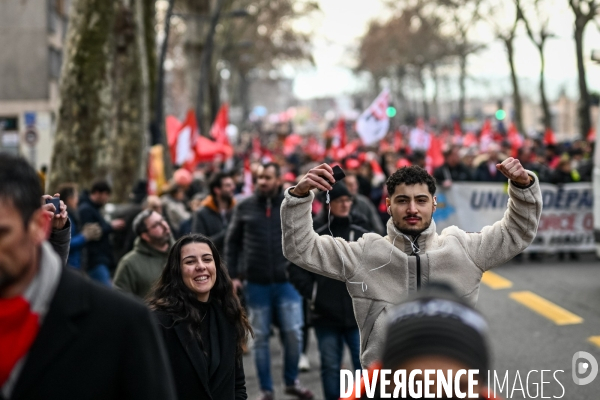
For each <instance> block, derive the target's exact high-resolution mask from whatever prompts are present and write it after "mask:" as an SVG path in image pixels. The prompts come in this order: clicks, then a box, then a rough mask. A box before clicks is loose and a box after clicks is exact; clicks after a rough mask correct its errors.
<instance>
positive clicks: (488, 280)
mask: <svg viewBox="0 0 600 400" xmlns="http://www.w3.org/2000/svg"><path fill="white" fill-rule="evenodd" d="M481 282H482V283H484V284H485V285H486V286H489V287H490V288H491V289H494V290H498V289H508V288H511V287H512V285H513V284H512V282H511V281H509V280H508V279H506V278H503V277H501V276H500V275H498V274H496V273H494V272H492V271H487V272H484V273H483V276H482V277H481Z"/></svg>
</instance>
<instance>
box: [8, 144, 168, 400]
mask: <svg viewBox="0 0 600 400" xmlns="http://www.w3.org/2000/svg"><path fill="white" fill-rule="evenodd" d="M41 196H42V189H41V187H40V183H39V178H38V176H37V174H36V172H35V170H34V169H33V168H32V167H31V166H30V165H29V164H28V163H27V161H26V160H24V159H23V158H21V157H17V156H14V155H11V154H5V153H0V310H1V312H0V398H2V399H11V400H21V399H28V400H38V399H39V400H41V399H90V400H94V399H95V400H100V399H102V400H105V399H106V400H109V399H144V400H150V399H156V400H159V399H160V400H163V399H165V400H170V399H175V398H176V395H175V391H174V388H173V380H172V376H171V371H170V368H169V366H168V358H167V356H166V354H165V351H164V348H163V345H162V342H161V340H160V338H159V332H158V330H157V328H156V324H155V323H154V321H153V320H152V316H151V315H150V312H149V311H148V310H147V309H146V307H145V306H144V305H143V304H140V303H139V302H137V301H133V300H132V299H129V298H127V297H125V296H124V295H122V294H120V293H116V292H114V291H112V290H108V289H106V288H104V287H101V286H99V285H96V284H94V283H92V282H90V281H89V280H88V279H85V278H84V277H82V276H81V275H80V274H79V273H77V272H75V271H73V270H72V269H71V268H64V267H63V265H64V264H65V262H66V253H68V247H67V248H65V247H64V246H58V248H57V247H55V248H54V249H53V248H52V246H51V245H50V243H49V242H48V241H46V238H47V237H48V233H49V232H50V229H51V224H52V228H55V229H56V228H59V226H57V225H59V224H62V225H63V229H66V233H67V236H66V238H57V239H66V241H64V242H63V241H62V240H59V242H60V243H66V245H67V246H68V243H69V240H68V233H69V231H70V226H69V225H68V222H67V221H68V220H67V212H66V208H65V206H64V204H63V205H61V214H60V215H61V216H60V217H58V218H57V217H53V216H52V215H48V211H50V210H49V208H46V207H43V206H42V204H41V201H40V198H41ZM50 208H52V211H54V207H50ZM61 221H62V222H61ZM55 222H56V223H57V224H56V225H55V224H54V223H55ZM58 233H60V231H59V232H57V234H58ZM60 243H59V244H60ZM55 250H58V251H61V252H62V250H67V251H66V252H64V253H63V256H64V258H65V259H64V260H61V259H60V258H59V254H57V253H56V252H55Z"/></svg>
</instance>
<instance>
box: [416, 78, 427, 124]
mask: <svg viewBox="0 0 600 400" xmlns="http://www.w3.org/2000/svg"><path fill="white" fill-rule="evenodd" d="M417 79H418V81H419V85H420V86H421V94H422V97H421V102H422V103H423V119H424V120H425V122H426V123H428V122H429V103H428V102H427V85H426V84H425V79H423V68H422V67H419V72H418V75H417Z"/></svg>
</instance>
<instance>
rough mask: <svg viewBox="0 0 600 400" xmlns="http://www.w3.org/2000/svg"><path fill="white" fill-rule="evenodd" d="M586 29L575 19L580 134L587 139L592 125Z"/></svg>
mask: <svg viewBox="0 0 600 400" xmlns="http://www.w3.org/2000/svg"><path fill="white" fill-rule="evenodd" d="M584 30H585V24H582V23H580V22H579V21H575V49H576V51H577V72H578V74H579V103H578V104H577V115H578V117H579V134H580V135H581V138H582V139H583V140H585V139H586V137H587V134H588V132H589V131H590V129H591V127H592V122H591V119H592V117H591V114H590V101H589V93H588V87H587V82H586V79H585V64H584V60H583V31H584Z"/></svg>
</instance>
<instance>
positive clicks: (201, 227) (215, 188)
mask: <svg viewBox="0 0 600 400" xmlns="http://www.w3.org/2000/svg"><path fill="white" fill-rule="evenodd" d="M208 187H209V190H210V195H208V196H207V197H206V198H205V199H204V200H203V201H202V206H201V208H200V209H199V210H198V211H196V212H195V213H194V216H193V222H192V232H193V233H201V234H203V235H204V236H207V237H209V238H210V240H212V242H213V243H214V244H215V246H216V247H217V250H218V251H219V254H222V255H223V254H224V253H223V248H224V247H225V234H226V233H227V225H229V221H230V220H231V214H232V212H233V206H234V205H235V201H234V200H233V192H234V191H235V182H234V181H233V178H232V177H231V175H230V174H227V173H224V172H219V173H217V174H215V175H214V176H213V177H212V178H211V180H210V182H209V185H208ZM185 233H188V232H185Z"/></svg>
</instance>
